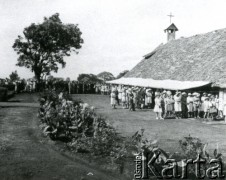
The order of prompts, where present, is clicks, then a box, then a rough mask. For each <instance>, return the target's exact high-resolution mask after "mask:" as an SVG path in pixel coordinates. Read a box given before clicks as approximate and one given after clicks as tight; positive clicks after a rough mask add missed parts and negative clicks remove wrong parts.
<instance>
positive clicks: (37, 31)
mask: <svg viewBox="0 0 226 180" xmlns="http://www.w3.org/2000/svg"><path fill="white" fill-rule="evenodd" d="M23 34H24V37H22V36H18V38H17V39H16V40H15V42H14V44H13V48H14V50H15V51H16V52H17V54H18V55H19V58H18V62H17V65H18V66H23V67H26V68H28V69H31V71H32V72H34V74H35V77H36V79H37V81H38V82H39V81H40V79H41V77H42V76H44V75H49V74H50V72H51V71H54V72H57V71H58V65H62V67H65V64H66V63H65V61H64V59H63V57H65V56H70V53H71V51H75V52H76V53H78V51H77V49H80V48H81V44H82V43H83V39H82V38H81V34H82V33H81V31H80V29H79V28H78V25H77V24H76V25H74V24H63V23H62V22H61V20H60V18H59V14H58V13H56V14H54V15H52V16H51V17H49V18H46V17H45V18H44V22H43V23H41V24H35V23H32V24H31V25H30V26H28V27H26V28H25V29H24V31H23Z"/></svg>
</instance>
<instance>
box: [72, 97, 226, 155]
mask: <svg viewBox="0 0 226 180" xmlns="http://www.w3.org/2000/svg"><path fill="white" fill-rule="evenodd" d="M73 99H81V100H83V101H84V102H87V103H88V104H90V105H92V106H95V108H96V111H97V113H98V114H100V115H102V116H104V117H105V118H106V119H107V120H108V121H109V122H110V123H111V124H112V125H113V126H114V127H115V128H116V129H117V131H118V132H120V133H121V134H122V135H123V136H132V135H133V134H134V133H135V132H136V131H137V130H140V129H141V128H143V129H145V136H146V137H147V138H148V139H157V140H158V145H159V147H160V148H162V149H164V150H165V151H168V152H170V153H174V152H180V148H179V143H178V141H179V140H180V139H181V138H183V137H185V136H188V135H189V134H190V135H191V136H192V137H198V138H200V139H201V140H202V142H203V143H208V146H207V150H209V152H210V153H211V154H212V152H213V150H214V149H215V148H216V147H217V144H218V147H219V151H220V152H221V153H222V154H223V156H224V159H225V156H226V124H223V123H222V124H215V125H210V124H205V123H203V122H202V121H203V120H201V119H200V120H196V119H166V120H156V119H155V113H154V112H153V110H139V109H138V110H136V111H135V112H131V111H129V110H128V109H122V107H121V106H118V107H117V109H112V108H111V106H110V98H109V96H107V95H89V94H81V95H77V94H76V95H73Z"/></svg>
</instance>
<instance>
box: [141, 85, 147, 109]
mask: <svg viewBox="0 0 226 180" xmlns="http://www.w3.org/2000/svg"><path fill="white" fill-rule="evenodd" d="M145 96H146V88H145V87H144V88H141V90H140V107H141V109H144V108H145V98H146V97H145Z"/></svg>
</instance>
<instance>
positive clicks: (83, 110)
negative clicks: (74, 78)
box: [39, 91, 124, 159]
mask: <svg viewBox="0 0 226 180" xmlns="http://www.w3.org/2000/svg"><path fill="white" fill-rule="evenodd" d="M39 116H40V118H41V122H42V123H43V124H45V127H44V133H45V134H46V135H48V136H50V138H51V139H53V140H61V141H64V142H66V143H67V146H68V148H70V149H71V150H72V151H76V152H83V153H91V154H93V155H95V156H102V157H104V156H111V157H113V158H114V159H118V158H119V157H118V156H119V155H118V153H120V154H122V152H121V149H123V148H124V147H123V142H122V137H121V136H119V135H118V134H117V133H116V131H115V129H114V128H113V127H111V126H110V125H109V124H108V123H107V122H106V121H105V120H104V119H103V118H101V117H98V116H97V115H96V114H95V112H94V108H93V107H90V106H89V105H88V104H87V103H82V102H77V101H72V99H71V97H70V96H69V95H68V94H67V93H60V94H58V93H57V92H55V91H46V92H44V93H42V94H40V109H39ZM120 157H121V155H120Z"/></svg>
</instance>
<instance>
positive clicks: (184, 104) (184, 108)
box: [181, 92, 188, 118]
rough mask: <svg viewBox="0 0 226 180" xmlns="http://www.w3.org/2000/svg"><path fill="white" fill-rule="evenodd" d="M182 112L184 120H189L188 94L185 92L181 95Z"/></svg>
mask: <svg viewBox="0 0 226 180" xmlns="http://www.w3.org/2000/svg"><path fill="white" fill-rule="evenodd" d="M181 95H182V96H181V110H182V118H187V117H188V116H187V114H188V108H187V93H186V92H183V93H182V94H181Z"/></svg>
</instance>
